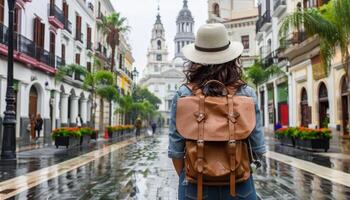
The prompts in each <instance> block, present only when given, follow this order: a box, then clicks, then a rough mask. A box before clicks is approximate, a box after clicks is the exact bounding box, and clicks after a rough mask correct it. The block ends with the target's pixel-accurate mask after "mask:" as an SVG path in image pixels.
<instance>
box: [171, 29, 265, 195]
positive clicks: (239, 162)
mask: <svg viewBox="0 0 350 200" xmlns="http://www.w3.org/2000/svg"><path fill="white" fill-rule="evenodd" d="M182 52H183V54H184V56H185V57H186V59H187V60H188V62H187V63H185V69H186V70H185V75H186V84H184V85H182V86H181V87H180V88H179V89H178V91H177V93H176V94H175V96H174V98H173V101H172V106H171V112H170V115H171V116H170V126H169V147H168V156H169V157H170V158H171V159H172V161H173V165H174V167H175V170H176V172H177V174H178V175H179V188H178V189H179V191H178V199H179V200H184V199H198V200H200V199H215V200H226V199H229V200H232V199H233V200H235V199H249V200H255V199H257V195H256V191H255V188H254V183H253V178H252V171H251V164H252V163H254V164H256V166H257V167H259V165H260V161H259V160H260V158H261V157H262V155H263V154H264V153H265V152H266V147H265V143H264V134H263V128H262V124H261V116H260V110H259V107H258V104H257V97H256V93H255V91H254V89H252V88H251V87H249V86H247V84H246V83H245V82H244V80H243V78H242V77H243V71H242V66H241V59H240V56H241V54H242V52H243V45H242V44H241V43H240V42H232V41H231V42H230V40H229V38H228V33H227V30H226V28H225V26H224V25H222V24H218V23H216V24H206V25H203V26H201V27H200V28H199V30H198V32H197V36H196V41H195V43H194V44H189V45H187V46H185V47H184V48H183V49H182Z"/></svg>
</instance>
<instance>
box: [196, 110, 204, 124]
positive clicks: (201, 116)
mask: <svg viewBox="0 0 350 200" xmlns="http://www.w3.org/2000/svg"><path fill="white" fill-rule="evenodd" d="M194 115H195V116H196V117H197V122H198V123H200V122H202V121H203V120H204V119H205V118H206V117H207V115H206V114H205V113H202V112H196V113H194Z"/></svg>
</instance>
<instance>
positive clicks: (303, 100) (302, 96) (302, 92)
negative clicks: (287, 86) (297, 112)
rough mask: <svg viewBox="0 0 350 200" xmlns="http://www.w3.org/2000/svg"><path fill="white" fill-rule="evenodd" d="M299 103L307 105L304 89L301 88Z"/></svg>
mask: <svg viewBox="0 0 350 200" xmlns="http://www.w3.org/2000/svg"><path fill="white" fill-rule="evenodd" d="M301 103H302V104H307V92H306V89H305V88H303V89H302V91H301Z"/></svg>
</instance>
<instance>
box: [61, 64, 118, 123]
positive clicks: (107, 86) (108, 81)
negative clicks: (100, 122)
mask: <svg viewBox="0 0 350 200" xmlns="http://www.w3.org/2000/svg"><path fill="white" fill-rule="evenodd" d="M77 74H79V75H82V76H84V80H83V86H82V88H83V89H84V90H86V91H90V92H91V94H92V104H93V106H92V113H91V119H90V121H91V122H94V120H95V116H96V107H95V105H96V97H97V95H99V96H101V97H102V98H105V99H107V100H110V101H114V100H115V99H116V98H117V95H118V91H117V89H116V87H115V79H114V76H113V74H112V73H111V72H109V71H105V70H99V71H96V72H89V71H88V70H86V68H85V67H83V66H81V65H77V64H71V65H66V66H63V67H60V68H59V69H58V71H57V73H56V76H55V79H56V80H58V81H60V80H63V79H64V77H65V76H67V75H69V76H70V75H77ZM92 126H93V127H94V125H92Z"/></svg>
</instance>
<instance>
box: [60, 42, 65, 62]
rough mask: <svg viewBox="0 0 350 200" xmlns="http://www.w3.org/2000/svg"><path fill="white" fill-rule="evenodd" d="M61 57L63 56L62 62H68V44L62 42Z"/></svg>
mask: <svg viewBox="0 0 350 200" xmlns="http://www.w3.org/2000/svg"><path fill="white" fill-rule="evenodd" d="M61 57H62V64H63V65H65V64H66V46H65V45H64V44H62V46H61Z"/></svg>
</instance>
